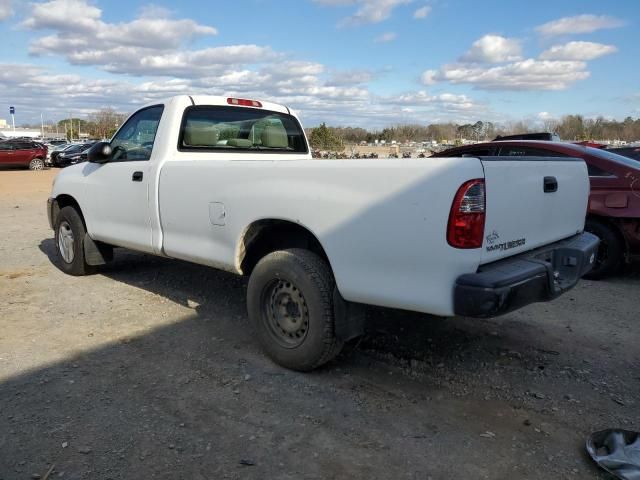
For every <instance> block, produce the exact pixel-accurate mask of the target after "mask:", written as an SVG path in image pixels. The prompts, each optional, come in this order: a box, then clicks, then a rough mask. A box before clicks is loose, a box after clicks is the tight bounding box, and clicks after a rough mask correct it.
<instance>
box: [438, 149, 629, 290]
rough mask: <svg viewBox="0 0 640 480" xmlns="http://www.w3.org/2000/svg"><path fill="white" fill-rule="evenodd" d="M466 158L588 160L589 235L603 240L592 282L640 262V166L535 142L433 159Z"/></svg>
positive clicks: (587, 151)
mask: <svg viewBox="0 0 640 480" xmlns="http://www.w3.org/2000/svg"><path fill="white" fill-rule="evenodd" d="M465 155H472V156H474V157H482V156H499V157H523V156H535V157H577V158H582V159H583V160H584V161H585V162H586V164H587V168H588V171H589V179H590V181H591V195H590V196H589V207H588V211H587V219H586V223H585V230H587V231H589V232H591V233H593V234H595V235H597V236H598V237H599V238H600V249H599V251H598V257H599V258H598V260H597V265H596V266H595V267H594V269H593V270H592V271H591V272H590V273H589V274H588V275H587V278H591V279H598V278H603V277H605V276H608V275H611V274H613V273H615V272H617V271H618V270H619V269H620V268H621V266H622V264H623V263H624V262H629V261H631V260H632V259H633V258H634V257H638V256H640V161H638V160H634V159H632V158H627V157H624V156H622V155H617V154H615V153H611V152H609V151H607V150H601V149H597V148H591V147H586V146H582V145H576V144H573V143H563V142H546V141H531V140H529V141H524V140H513V141H511V140H509V141H505V140H500V141H493V142H487V143H478V144H475V145H467V146H464V147H457V148H451V149H449V150H445V151H443V152H440V153H436V154H434V155H432V156H434V157H460V156H465ZM560 188H562V186H560ZM514 200H516V199H514Z"/></svg>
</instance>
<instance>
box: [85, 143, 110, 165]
mask: <svg viewBox="0 0 640 480" xmlns="http://www.w3.org/2000/svg"><path fill="white" fill-rule="evenodd" d="M112 153H113V149H112V148H111V145H110V144H109V142H98V143H96V144H95V145H94V146H93V147H91V148H90V149H89V151H88V152H87V160H88V161H89V162H91V163H107V162H108V161H109V160H111V154H112Z"/></svg>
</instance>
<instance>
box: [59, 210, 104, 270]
mask: <svg viewBox="0 0 640 480" xmlns="http://www.w3.org/2000/svg"><path fill="white" fill-rule="evenodd" d="M86 233H87V231H86V230H85V228H84V224H83V223H82V218H80V214H79V213H78V212H77V211H76V209H75V208H73V207H64V208H63V209H62V210H60V212H59V213H58V215H57V217H56V222H55V244H56V254H57V258H58V262H57V263H58V267H59V268H60V270H62V271H63V272H64V273H68V274H69V275H77V276H80V275H89V274H91V273H93V272H94V271H95V267H92V266H91V265H89V264H87V262H86V259H85V256H84V236H85V234H86Z"/></svg>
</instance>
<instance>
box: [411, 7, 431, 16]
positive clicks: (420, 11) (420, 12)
mask: <svg viewBox="0 0 640 480" xmlns="http://www.w3.org/2000/svg"><path fill="white" fill-rule="evenodd" d="M430 13H431V6H430V5H425V6H424V7H420V8H418V9H417V10H416V11H415V12H413V18H415V19H416V20H420V19H422V18H427V17H428V16H429V14H430Z"/></svg>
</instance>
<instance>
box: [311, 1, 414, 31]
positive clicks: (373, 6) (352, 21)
mask: <svg viewBox="0 0 640 480" xmlns="http://www.w3.org/2000/svg"><path fill="white" fill-rule="evenodd" d="M315 2H316V3H319V4H321V5H326V6H331V7H335V6H341V7H342V6H350V5H357V6H358V8H357V10H356V11H355V13H354V14H353V15H350V16H348V17H346V18H344V19H342V20H341V21H340V23H339V25H340V26H356V25H364V24H367V23H380V22H382V21H384V20H386V19H387V18H389V17H390V16H391V14H392V13H393V10H394V9H395V8H397V7H398V6H400V5H407V4H409V3H411V2H412V0H315Z"/></svg>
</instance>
